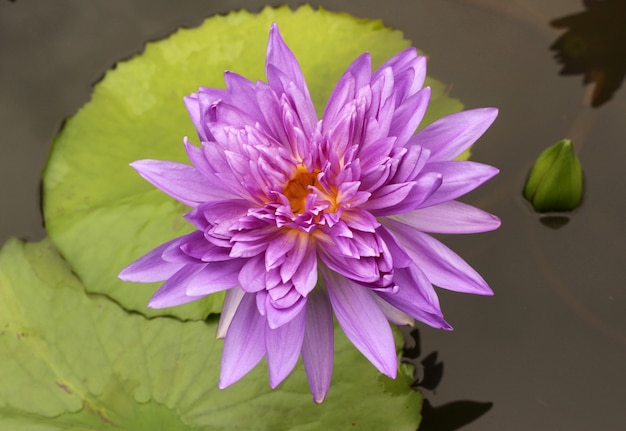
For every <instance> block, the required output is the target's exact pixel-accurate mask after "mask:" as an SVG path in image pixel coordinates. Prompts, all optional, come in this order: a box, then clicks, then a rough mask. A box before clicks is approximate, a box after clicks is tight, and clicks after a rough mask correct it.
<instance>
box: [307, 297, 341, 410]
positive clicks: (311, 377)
mask: <svg viewBox="0 0 626 431" xmlns="http://www.w3.org/2000/svg"><path fill="white" fill-rule="evenodd" d="M306 308H307V309H306V324H305V329H304V331H305V332H304V342H303V344H302V360H303V362H304V369H305V371H306V375H307V378H308V381H309V387H310V388H311V393H312V394H313V401H315V402H316V403H321V402H322V401H324V398H326V394H327V393H328V388H329V387H330V379H331V376H332V373H333V354H334V329H333V315H332V310H331V307H330V302H329V300H328V295H327V294H326V292H324V291H322V290H319V289H318V290H314V291H313V292H312V293H311V295H309V297H308V299H307V305H306Z"/></svg>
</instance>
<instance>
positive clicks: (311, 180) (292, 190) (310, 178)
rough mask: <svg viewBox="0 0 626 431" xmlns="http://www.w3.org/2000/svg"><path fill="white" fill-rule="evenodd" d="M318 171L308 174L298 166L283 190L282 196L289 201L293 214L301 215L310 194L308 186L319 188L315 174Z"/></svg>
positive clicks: (302, 167) (305, 169)
mask: <svg viewBox="0 0 626 431" xmlns="http://www.w3.org/2000/svg"><path fill="white" fill-rule="evenodd" d="M319 172H320V171H319V170H317V169H315V170H314V171H313V172H309V171H308V170H307V168H306V167H305V166H303V165H298V169H297V170H296V173H295V175H294V176H293V177H292V178H291V179H290V180H289V182H288V183H287V185H286V186H285V188H284V190H283V194H284V195H285V197H286V198H287V199H289V206H291V211H293V213H294V214H302V213H304V211H305V207H306V197H307V195H308V194H309V193H311V189H309V186H319V182H318V181H317V174H319Z"/></svg>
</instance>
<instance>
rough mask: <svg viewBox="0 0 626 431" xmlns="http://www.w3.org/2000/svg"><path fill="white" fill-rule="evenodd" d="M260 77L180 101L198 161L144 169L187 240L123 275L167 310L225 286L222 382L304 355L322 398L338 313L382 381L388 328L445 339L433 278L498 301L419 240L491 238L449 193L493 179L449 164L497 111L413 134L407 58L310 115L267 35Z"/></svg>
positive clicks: (443, 253)
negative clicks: (177, 210) (426, 329)
mask: <svg viewBox="0 0 626 431" xmlns="http://www.w3.org/2000/svg"><path fill="white" fill-rule="evenodd" d="M265 70H266V76H267V83H265V82H251V81H249V80H248V79H246V78H244V77H242V76H240V75H237V74H235V73H233V72H226V73H225V75H224V79H225V81H226V89H215V88H204V87H201V88H200V89H199V90H198V91H197V93H193V94H191V95H190V96H188V97H186V98H185V103H186V106H187V109H188V111H189V114H190V116H191V119H192V121H193V123H194V125H195V127H196V129H197V132H198V136H199V138H200V141H201V145H202V146H201V147H198V146H196V145H193V144H191V143H190V142H189V141H188V140H187V139H185V140H184V145H185V149H186V151H187V155H188V157H189V160H190V161H191V165H188V164H183V163H176V162H171V161H159V160H139V161H136V162H134V163H132V166H133V167H134V168H135V169H136V170H137V171H138V172H139V174H140V175H141V176H143V177H144V178H145V179H146V180H148V181H149V182H151V183H152V184H153V185H154V186H156V187H157V188H159V189H161V190H162V191H164V192H165V193H167V194H169V195H170V196H172V197H173V198H175V199H177V200H179V201H180V202H182V203H184V204H186V205H188V206H189V207H191V210H190V211H189V212H188V213H187V214H186V215H185V218H186V219H187V221H189V223H191V224H193V226H195V228H196V230H195V231H194V232H192V233H190V234H188V235H184V236H182V237H180V238H175V239H173V240H171V241H169V242H167V243H165V244H163V245H161V246H159V247H157V248H155V249H154V250H152V251H150V252H149V253H148V254H147V255H145V256H143V257H141V258H140V259H138V260H137V261H135V262H134V263H132V264H130V265H129V266H128V267H126V268H125V269H124V270H123V271H122V272H121V273H120V278H122V279H123V280H127V281H136V282H153V281H162V280H165V283H164V284H163V285H162V287H161V288H160V289H159V290H158V291H157V292H156V293H155V294H154V296H153V297H152V299H151V300H150V302H149V304H148V305H149V306H150V307H154V308H161V307H171V306H176V305H179V304H184V303H187V302H190V301H194V300H196V299H199V298H202V297H204V296H206V295H210V294H212V293H214V292H217V291H223V290H225V291H226V297H225V301H224V305H223V309H222V314H221V317H220V321H219V324H218V330H217V332H218V334H217V335H218V337H224V338H225V341H224V350H223V356H222V365H221V374H220V382H219V387H220V388H225V387H227V386H229V385H231V384H233V383H234V382H236V381H238V380H239V379H240V378H242V377H243V376H244V375H245V374H246V373H248V371H250V370H251V369H252V368H253V367H255V366H256V364H257V363H258V362H259V361H260V360H261V359H262V358H263V357H264V356H266V357H267V363H268V369H269V380H270V385H271V386H272V387H276V386H277V385H279V384H280V383H281V382H282V381H283V380H284V379H285V377H287V375H288V374H290V372H291V371H292V369H293V368H294V366H295V365H296V363H297V361H298V358H299V357H300V355H301V356H302V359H303V362H304V367H305V371H306V374H307V377H308V381H309V385H310V388H311V392H312V394H313V399H314V401H316V402H321V401H323V400H324V398H325V397H326V394H327V392H328V390H329V385H330V380H331V374H332V367H333V334H334V332H333V326H334V325H333V315H334V316H335V317H336V319H337V321H338V322H339V325H340V326H341V328H342V329H343V331H344V332H345V334H346V336H347V337H348V338H349V339H350V340H351V342H352V343H353V344H354V346H356V348H357V349H358V350H360V351H361V352H362V353H363V355H364V356H365V357H366V358H367V359H369V360H370V361H371V363H372V364H373V365H374V366H375V367H376V368H377V369H378V370H380V372H381V373H383V374H386V375H387V376H389V377H392V378H394V377H395V376H396V370H397V356H396V348H395V345H394V340H393V336H392V331H391V328H390V325H389V322H392V323H394V324H398V325H405V324H412V323H413V322H414V320H418V321H421V322H424V323H426V324H428V325H430V326H433V327H436V328H443V329H451V327H450V325H449V324H448V323H447V322H446V321H445V320H444V318H443V314H442V312H441V308H440V306H439V302H438V299H437V295H436V292H435V290H434V288H433V284H434V285H437V286H439V287H441V288H445V289H450V290H454V291H458V292H469V293H475V294H480V295H490V294H492V291H491V289H490V288H489V286H488V285H487V283H486V282H485V281H484V280H483V278H482V277H481V276H480V275H479V274H478V273H477V272H476V271H475V270H473V269H472V268H471V267H470V266H469V265H468V264H467V263H466V262H465V261H463V260H462V259H461V258H460V257H459V256H458V255H457V254H455V253H454V252H453V251H451V250H450V249H449V248H448V247H446V246H445V245H443V244H442V243H441V242H439V241H438V240H436V239H434V238H433V237H431V236H429V235H428V233H431V232H432V233H474V232H484V231H489V230H493V229H495V228H497V227H498V226H499V224H500V221H499V220H498V218H497V217H495V216H493V215H491V214H488V213H486V212H483V211H481V210H479V209H477V208H474V207H472V206H470V205H467V204H464V203H461V202H457V201H456V200H455V199H456V198H458V197H459V196H462V195H464V194H465V193H467V192H469V191H470V190H473V189H474V188H476V187H478V186H479V185H480V184H482V183H483V182H485V181H486V180H488V179H490V178H491V177H493V176H494V175H496V173H497V172H498V171H497V169H495V168H493V167H491V166H488V165H484V164H480V163H476V162H471V161H456V160H454V158H455V157H456V156H457V155H459V154H460V153H461V152H463V150H465V149H466V148H468V147H469V146H470V145H472V144H473V143H474V142H475V141H476V140H477V139H478V138H479V137H480V136H481V135H482V134H483V133H484V132H485V130H486V129H487V128H488V127H489V126H490V125H491V123H492V122H493V121H494V119H495V117H496V115H497V110H496V109H494V108H485V109H474V110H470V111H465V112H461V113H457V114H453V115H449V116H447V117H445V118H442V119H440V120H438V121H436V122H434V123H432V124H431V125H429V126H427V127H426V128H424V129H423V130H421V131H420V132H419V133H417V134H415V130H416V129H417V127H418V125H419V124H420V121H421V120H422V117H423V116H424V113H425V112H426V108H427V106H428V102H429V97H430V88H429V87H423V84H424V80H425V77H426V59H425V57H423V56H421V55H418V54H417V51H416V50H415V49H414V48H411V49H407V50H405V51H403V52H401V53H399V54H397V55H396V56H394V57H392V58H391V59H389V60H388V61H387V62H385V63H384V64H383V65H381V66H380V67H379V68H378V69H376V70H375V71H374V72H372V66H371V58H370V55H369V54H368V53H365V54H363V55H361V56H360V57H358V58H357V59H356V60H355V61H354V62H353V63H352V64H351V65H350V66H349V67H348V69H347V70H346V72H345V73H344V75H343V76H342V77H341V79H340V80H339V82H338V83H337V85H336V87H335V89H334V91H333V92H332V95H331V96H330V99H329V100H328V104H327V105H326V108H325V110H324V113H323V115H322V119H321V120H320V119H318V116H317V114H316V111H315V109H314V106H313V102H312V100H311V97H310V95H309V90H308V88H307V85H306V82H305V79H304V76H303V74H302V71H301V69H300V66H299V65H298V62H297V60H296V58H295V56H294V55H293V53H292V52H291V51H290V49H289V48H288V47H287V45H286V44H285V42H284V41H283V39H282V38H281V35H280V33H279V30H278V27H277V26H276V25H275V24H274V25H273V26H272V28H271V30H270V35H269V42H268V45H267V60H266V68H265Z"/></svg>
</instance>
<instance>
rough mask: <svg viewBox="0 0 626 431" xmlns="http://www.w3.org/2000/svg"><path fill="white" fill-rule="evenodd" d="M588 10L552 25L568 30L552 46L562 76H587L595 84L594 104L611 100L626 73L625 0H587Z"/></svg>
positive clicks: (595, 105)
mask: <svg viewBox="0 0 626 431" xmlns="http://www.w3.org/2000/svg"><path fill="white" fill-rule="evenodd" d="M583 3H584V5H585V7H586V9H587V10H586V11H584V12H580V13H576V14H573V15H568V16H565V17H563V18H558V19H555V20H553V21H551V22H550V25H551V26H552V27H554V28H558V29H567V31H566V32H565V33H564V34H562V35H561V36H560V37H559V38H558V39H557V40H556V41H555V42H554V43H553V44H552V46H550V49H551V50H553V51H556V53H555V58H556V59H557V61H558V62H559V63H561V64H562V65H563V68H562V69H561V71H560V74H561V75H584V80H583V82H584V84H590V83H593V84H594V88H593V92H592V95H591V106H593V107H596V108H597V107H599V106H601V105H603V104H604V103H606V102H608V101H609V100H610V99H611V98H612V97H613V94H614V93H615V92H616V91H617V89H618V88H619V87H620V85H621V84H622V81H623V80H624V75H626V44H624V41H625V40H626V0H584V1H583Z"/></svg>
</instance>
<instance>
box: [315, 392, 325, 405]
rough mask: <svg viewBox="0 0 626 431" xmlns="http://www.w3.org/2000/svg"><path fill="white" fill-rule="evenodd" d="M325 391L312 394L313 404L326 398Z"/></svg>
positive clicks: (320, 402) (319, 402)
mask: <svg viewBox="0 0 626 431" xmlns="http://www.w3.org/2000/svg"><path fill="white" fill-rule="evenodd" d="M326 395H327V392H320V393H319V394H313V402H314V403H315V404H322V403H323V402H324V400H325V399H326Z"/></svg>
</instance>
